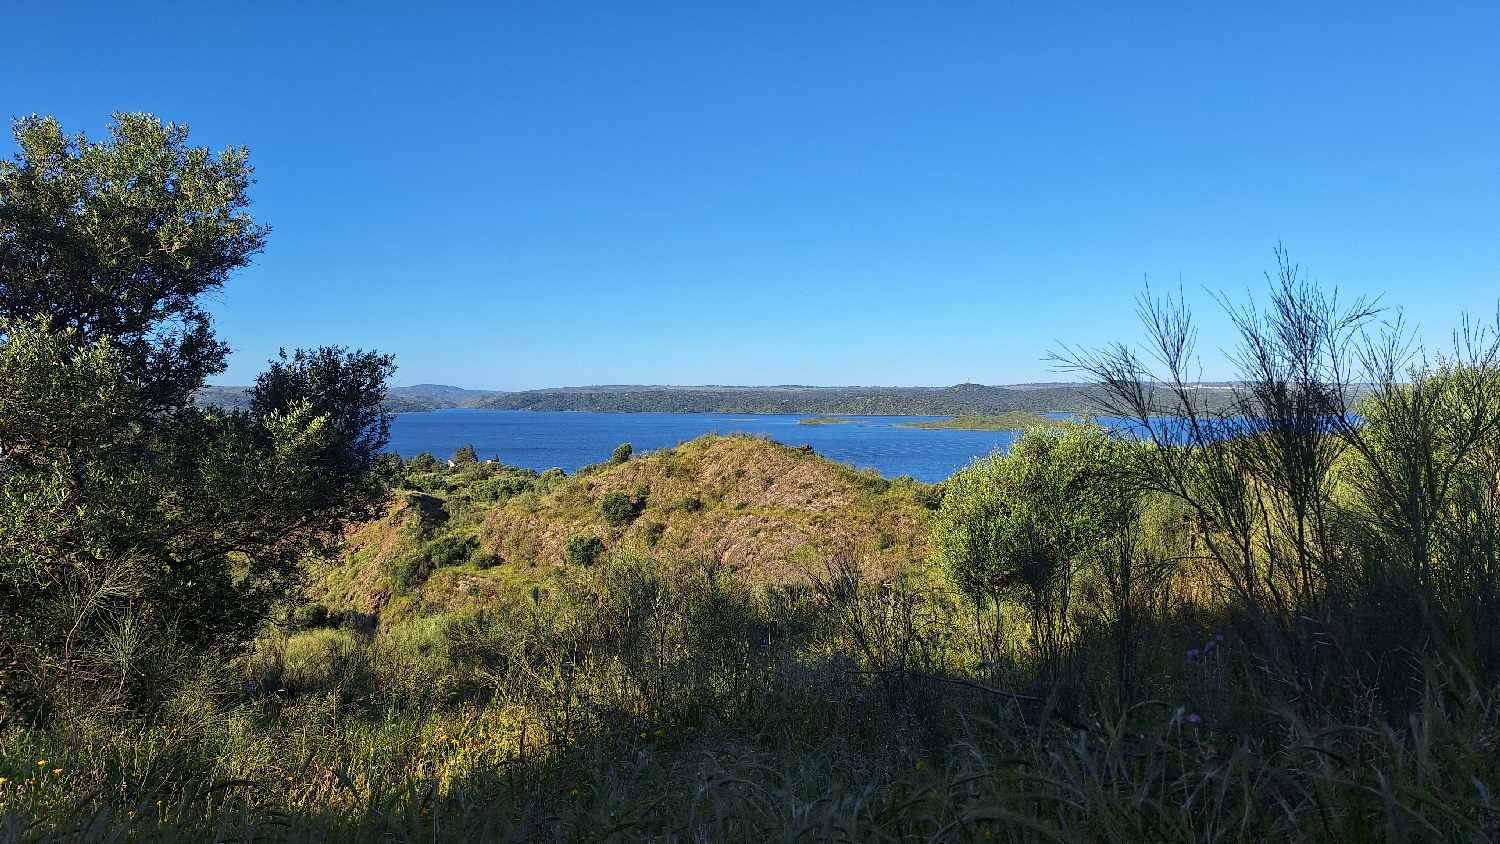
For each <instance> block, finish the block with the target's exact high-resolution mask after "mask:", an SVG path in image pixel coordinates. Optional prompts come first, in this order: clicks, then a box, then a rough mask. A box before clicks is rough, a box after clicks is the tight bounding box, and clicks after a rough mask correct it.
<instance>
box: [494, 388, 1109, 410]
mask: <svg viewBox="0 0 1500 844" xmlns="http://www.w3.org/2000/svg"><path fill="white" fill-rule="evenodd" d="M1091 389H1092V388H1090V387H1086V386H1083V385H1076V384H1069V385H1046V386H1035V387H1031V386H1027V387H986V386H984V385H981V384H959V385H957V386H954V387H942V388H930V387H572V388H567V389H557V390H528V391H526V392H519V393H500V394H497V395H495V396H493V397H491V398H489V399H486V400H484V401H481V402H480V403H478V404H477V405H475V406H476V407H483V408H489V409H494V410H592V411H601V412H611V413H836V414H850V415H869V416H957V415H960V414H977V415H993V414H999V413H1004V412H1006V411H1011V410H1030V411H1034V412H1046V411H1074V410H1087V409H1088V408H1089V407H1090V401H1089V398H1090V390H1091Z"/></svg>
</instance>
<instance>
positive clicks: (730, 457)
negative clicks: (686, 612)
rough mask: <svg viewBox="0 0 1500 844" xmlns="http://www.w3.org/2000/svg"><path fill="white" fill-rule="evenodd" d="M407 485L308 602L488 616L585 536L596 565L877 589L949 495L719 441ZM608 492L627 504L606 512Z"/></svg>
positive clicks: (798, 452) (441, 475) (739, 441)
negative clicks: (832, 566)
mask: <svg viewBox="0 0 1500 844" xmlns="http://www.w3.org/2000/svg"><path fill="white" fill-rule="evenodd" d="M404 486H405V487H406V488H405V489H402V490H400V491H399V492H398V493H397V494H396V496H395V497H394V500H393V502H392V504H391V506H390V509H389V511H388V513H387V514H386V516H385V517H384V518H382V519H380V520H378V521H375V522H371V523H368V524H365V525H362V526H360V527H359V528H358V529H356V530H355V531H354V532H353V533H352V535H351V537H350V546H349V547H350V550H349V552H348V554H347V555H346V557H345V560H344V562H343V563H341V564H339V565H336V566H332V567H330V568H328V569H326V570H325V571H323V572H321V573H320V576H319V578H318V580H317V581H316V583H315V585H314V587H313V590H312V594H311V597H313V598H314V600H316V601H317V602H319V603H321V604H323V605H325V606H327V607H328V608H329V609H331V610H332V611H334V612H339V611H353V612H357V613H362V614H365V615H368V616H375V615H380V616H382V617H383V618H387V619H390V618H401V617H408V616H411V615H413V614H418V613H425V612H430V611H437V610H444V611H460V610H471V609H472V610H482V609H484V608H485V607H486V606H489V605H491V604H493V603H494V602H495V601H497V600H500V599H501V596H502V593H511V594H514V593H516V592H517V591H518V590H519V591H523V592H524V591H525V590H526V589H529V588H530V587H532V586H536V587H538V588H544V587H546V586H547V585H548V584H549V583H550V582H551V580H552V579H553V575H554V573H555V570H556V569H559V568H562V567H564V566H567V565H569V560H568V550H567V549H568V545H569V542H570V541H572V542H573V543H574V544H575V546H578V545H580V544H587V543H588V542H589V541H590V540H595V541H597V545H594V546H593V547H594V548H595V551H594V555H595V556H596V557H599V558H602V557H603V556H606V555H608V554H609V553H611V552H614V551H616V550H621V549H632V550H637V551H640V552H642V553H645V554H649V555H651V556H653V557H657V558H663V559H679V560H692V561H698V562H706V563H710V564H712V565H714V566H717V567H719V568H720V569H721V570H722V571H724V572H725V573H727V574H730V575H732V576H734V577H736V578H737V579H739V580H741V581H743V582H746V583H749V584H786V583H794V582H802V581H806V580H807V579H808V571H807V569H808V567H814V568H818V567H826V565H827V560H826V559H825V555H826V552H827V551H828V550H829V549H834V551H835V553H842V554H844V555H846V556H847V557H848V558H850V559H860V560H862V561H863V566H864V568H865V570H866V574H868V575H869V576H870V577H872V578H873V579H875V580H877V581H878V580H882V579H887V578H890V577H893V576H895V575H896V574H897V573H899V572H900V571H901V570H903V569H904V568H906V567H908V566H909V565H911V564H912V563H914V562H917V561H919V560H922V559H923V558H924V557H925V556H926V554H927V539H928V531H927V523H928V518H929V515H930V514H931V512H932V509H933V508H935V507H936V506H937V504H938V503H939V501H940V499H941V490H940V488H939V487H935V486H930V485H927V484H922V483H919V482H917V481H914V480H912V479H910V478H899V479H896V480H887V479H884V478H882V477H880V476H879V475H878V474H877V473H875V472H874V471H872V470H870V471H862V472H861V471H854V470H852V469H850V468H848V467H846V466H843V465H840V464H838V463H834V462H833V461H830V460H827V459H825V458H822V457H819V456H817V455H816V454H814V453H812V452H811V451H810V450H808V449H805V448H804V449H798V448H790V447H787V446H784V445H780V444H778V443H774V442H770V441H768V440H764V439H758V438H751V437H719V436H713V435H709V436H704V437H700V438H698V439H696V440H693V441H691V442H687V443H683V444H681V445H679V446H677V447H675V448H670V449H664V450H662V451H657V452H652V453H649V454H646V455H644V456H640V457H636V458H634V459H631V460H627V461H625V462H620V463H601V464H595V465H594V466H590V467H585V468H584V469H582V470H580V471H579V472H578V473H576V474H574V475H572V476H565V475H563V474H562V473H561V472H559V471H557V470H552V471H549V472H545V473H541V474H538V473H536V472H532V471H530V470H523V469H516V468H513V467H505V466H497V465H494V464H477V465H475V466H472V467H470V468H468V469H465V470H462V471H451V470H448V469H447V468H446V467H444V468H442V469H441V470H437V469H436V468H435V469H434V470H433V471H430V472H412V473H409V474H408V475H407V477H406V480H405V482H404ZM611 495H613V496H614V497H613V499H612V500H614V501H617V502H618V501H624V502H625V505H624V508H623V509H622V510H621V511H620V512H619V513H615V514H614V515H613V517H612V516H611V515H610V514H609V513H608V512H607V511H606V510H607V508H605V507H604V506H603V505H604V502H605V501H606V499H610V497H611ZM574 556H575V558H576V557H577V554H576V553H575V555H574ZM573 564H574V565H577V564H578V561H577V560H576V559H575V560H574V562H573ZM814 573H815V574H822V573H824V572H822V571H817V572H814Z"/></svg>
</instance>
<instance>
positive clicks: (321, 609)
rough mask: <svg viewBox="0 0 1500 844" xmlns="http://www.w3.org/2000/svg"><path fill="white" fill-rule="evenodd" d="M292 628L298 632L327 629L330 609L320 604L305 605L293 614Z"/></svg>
mask: <svg viewBox="0 0 1500 844" xmlns="http://www.w3.org/2000/svg"><path fill="white" fill-rule="evenodd" d="M292 626H293V627H294V628H296V629H298V630H312V629H314V628H317V627H327V626H328V607H325V606H323V605H322V604H319V603H312V604H303V605H302V606H300V607H298V608H297V609H296V610H294V611H293V612H292Z"/></svg>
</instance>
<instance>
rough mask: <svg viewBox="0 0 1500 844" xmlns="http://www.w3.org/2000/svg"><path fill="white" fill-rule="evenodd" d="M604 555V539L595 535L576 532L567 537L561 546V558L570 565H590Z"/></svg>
mask: <svg viewBox="0 0 1500 844" xmlns="http://www.w3.org/2000/svg"><path fill="white" fill-rule="evenodd" d="M602 556H604V540H602V539H600V538H599V537H597V536H587V535H585V534H581V533H580V534H578V535H576V536H573V537H571V538H570V539H568V544H567V545H566V546H564V548H563V558H564V559H566V560H567V561H568V565H572V566H591V565H593V564H594V562H595V561H596V560H598V559H599V558H600V557H602Z"/></svg>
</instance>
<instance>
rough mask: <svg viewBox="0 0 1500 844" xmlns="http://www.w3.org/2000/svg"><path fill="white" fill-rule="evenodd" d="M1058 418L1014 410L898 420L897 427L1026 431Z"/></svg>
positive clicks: (1046, 425)
mask: <svg viewBox="0 0 1500 844" xmlns="http://www.w3.org/2000/svg"><path fill="white" fill-rule="evenodd" d="M1057 424H1058V420H1056V419H1049V418H1048V417H1046V416H1042V415H1041V414H1039V413H1028V412H1026V411H1023V410H1014V411H1011V412H1010V413H1002V414H1000V415H998V416H955V417H953V418H952V419H935V420H930V421H925V422H898V423H897V424H896V427H898V428H921V429H923V430H926V431H941V430H950V431H1027V430H1032V429H1037V428H1046V427H1048V426H1053V425H1057Z"/></svg>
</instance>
